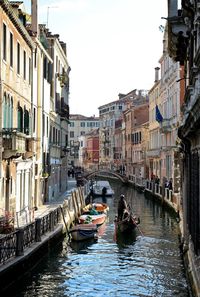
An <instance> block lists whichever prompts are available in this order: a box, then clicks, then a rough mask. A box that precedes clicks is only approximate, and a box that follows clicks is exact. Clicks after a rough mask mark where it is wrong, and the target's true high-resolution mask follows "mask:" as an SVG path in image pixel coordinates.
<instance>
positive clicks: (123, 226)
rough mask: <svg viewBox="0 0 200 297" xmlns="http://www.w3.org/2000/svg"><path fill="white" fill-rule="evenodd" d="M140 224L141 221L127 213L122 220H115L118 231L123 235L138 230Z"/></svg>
mask: <svg viewBox="0 0 200 297" xmlns="http://www.w3.org/2000/svg"><path fill="white" fill-rule="evenodd" d="M139 223H140V219H139V218H136V217H134V216H133V215H131V213H129V212H126V213H125V215H124V218H123V219H122V220H120V221H119V220H118V218H116V219H115V226H116V230H117V231H120V232H122V233H124V232H130V231H133V230H134V229H135V228H137V225H138V224H139Z"/></svg>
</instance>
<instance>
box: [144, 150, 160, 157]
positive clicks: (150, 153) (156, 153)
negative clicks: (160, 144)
mask: <svg viewBox="0 0 200 297" xmlns="http://www.w3.org/2000/svg"><path fill="white" fill-rule="evenodd" d="M146 155H147V157H148V158H159V157H160V149H152V150H149V151H147V154H146Z"/></svg>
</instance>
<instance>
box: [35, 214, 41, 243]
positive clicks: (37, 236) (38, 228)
mask: <svg viewBox="0 0 200 297" xmlns="http://www.w3.org/2000/svg"><path fill="white" fill-rule="evenodd" d="M35 241H36V242H39V241H41V219H40V218H37V219H35Z"/></svg>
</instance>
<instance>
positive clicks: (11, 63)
mask: <svg viewBox="0 0 200 297" xmlns="http://www.w3.org/2000/svg"><path fill="white" fill-rule="evenodd" d="M10 66H11V67H13V34H12V33H10Z"/></svg>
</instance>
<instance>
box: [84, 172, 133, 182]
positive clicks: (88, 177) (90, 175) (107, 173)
mask: <svg viewBox="0 0 200 297" xmlns="http://www.w3.org/2000/svg"><path fill="white" fill-rule="evenodd" d="M98 174H101V175H103V174H105V175H107V176H108V175H111V176H115V177H117V178H118V179H119V180H120V181H121V182H122V183H124V184H125V183H127V182H128V178H127V177H126V176H124V175H121V174H119V173H117V172H112V171H109V170H96V171H93V172H90V173H86V174H85V175H84V177H85V179H87V180H88V179H90V178H91V177H92V176H95V175H98Z"/></svg>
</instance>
